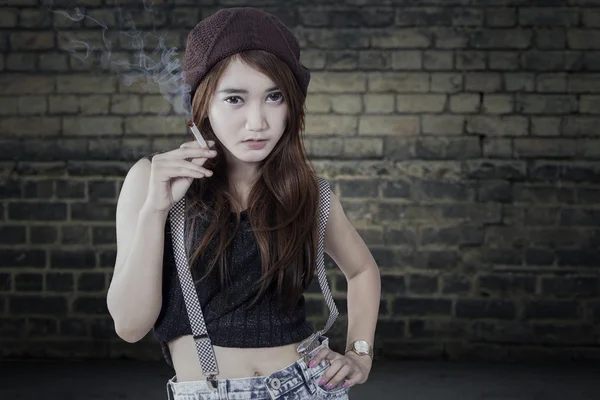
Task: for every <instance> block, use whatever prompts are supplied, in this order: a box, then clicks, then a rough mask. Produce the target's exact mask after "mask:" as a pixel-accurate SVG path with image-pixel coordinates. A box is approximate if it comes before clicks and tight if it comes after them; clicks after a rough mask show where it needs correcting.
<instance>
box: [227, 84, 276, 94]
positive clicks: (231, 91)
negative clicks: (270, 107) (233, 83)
mask: <svg viewBox="0 0 600 400" xmlns="http://www.w3.org/2000/svg"><path fill="white" fill-rule="evenodd" d="M275 90H279V87H277V86H273V87H272V88H269V89H267V90H265V93H268V92H274V91H275ZM217 93H227V94H233V93H243V94H248V91H247V90H245V89H236V88H225V89H221V90H219V91H218V92H217Z"/></svg>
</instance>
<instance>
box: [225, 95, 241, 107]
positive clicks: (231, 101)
mask: <svg viewBox="0 0 600 400" xmlns="http://www.w3.org/2000/svg"><path fill="white" fill-rule="evenodd" d="M241 100H242V99H241V97H239V96H231V97H227V98H226V99H225V102H226V103H229V104H234V105H235V104H239V102H240V101H241Z"/></svg>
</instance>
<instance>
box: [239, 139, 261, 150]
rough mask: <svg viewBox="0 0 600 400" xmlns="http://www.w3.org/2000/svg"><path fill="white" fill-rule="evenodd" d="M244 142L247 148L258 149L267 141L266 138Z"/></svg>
mask: <svg viewBox="0 0 600 400" xmlns="http://www.w3.org/2000/svg"><path fill="white" fill-rule="evenodd" d="M244 144H245V145H246V146H248V148H250V149H251V150H260V149H262V148H264V147H265V146H266V144H267V141H266V140H246V141H245V142H244Z"/></svg>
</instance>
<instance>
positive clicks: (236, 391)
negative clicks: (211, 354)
mask: <svg viewBox="0 0 600 400" xmlns="http://www.w3.org/2000/svg"><path fill="white" fill-rule="evenodd" d="M327 347H329V339H328V338H327V337H325V336H322V341H321V344H320V345H319V346H318V347H316V348H315V349H314V350H312V351H310V352H308V357H306V359H308V360H310V359H311V358H312V357H313V356H314V355H316V353H317V352H319V351H320V350H321V349H323V348H327ZM329 365H330V364H329V362H328V361H327V360H323V361H321V362H320V363H319V364H318V365H316V366H315V367H313V368H309V367H308V365H307V364H306V362H305V358H304V357H301V358H299V359H298V360H296V361H295V362H293V363H292V364H290V365H288V366H287V367H285V368H283V369H281V370H279V371H276V372H274V373H272V374H271V375H269V376H253V377H248V378H231V379H228V378H225V379H217V380H216V382H217V388H216V389H212V388H210V387H209V383H208V382H207V381H206V380H197V381H186V382H177V380H176V377H173V378H171V379H170V380H169V381H168V383H167V391H168V389H169V387H171V389H172V390H173V393H174V394H175V395H176V396H185V395H189V396H192V395H198V394H200V395H206V397H210V395H211V394H213V393H218V397H213V398H219V399H228V398H233V399H251V398H277V397H279V396H281V395H283V394H285V393H287V392H289V391H290V390H292V389H294V388H296V387H298V386H299V385H302V384H304V383H306V384H307V387H308V389H309V391H310V393H311V394H314V392H315V390H316V389H315V387H314V384H313V383H312V378H313V377H314V376H318V375H320V374H322V373H323V371H324V370H325V369H326V368H327V367H329Z"/></svg>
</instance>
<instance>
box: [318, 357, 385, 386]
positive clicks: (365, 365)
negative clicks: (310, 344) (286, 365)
mask: <svg viewBox="0 0 600 400" xmlns="http://www.w3.org/2000/svg"><path fill="white" fill-rule="evenodd" d="M323 360H328V361H329V368H327V369H326V370H325V372H324V373H323V375H322V376H321V380H320V381H319V385H320V386H323V385H325V388H326V389H331V388H332V387H334V386H336V385H337V384H338V383H340V382H341V381H342V380H345V383H344V387H351V386H353V385H357V384H361V383H365V382H366V381H367V378H368V377H369V372H370V371H371V366H372V364H373V361H372V360H371V358H370V357H369V356H367V355H365V356H359V355H358V354H356V353H354V352H352V351H350V352H348V353H346V355H345V356H344V355H341V354H340V353H336V352H335V351H332V350H331V349H328V348H324V349H321V350H320V351H319V352H318V353H317V354H316V355H315V356H314V357H313V358H312V360H311V361H310V366H311V368H312V366H315V365H318V364H319V363H320V362H321V361H323Z"/></svg>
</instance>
